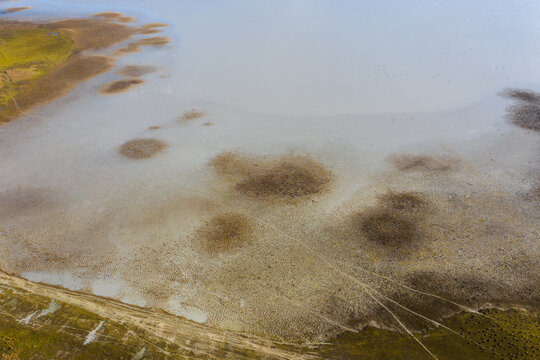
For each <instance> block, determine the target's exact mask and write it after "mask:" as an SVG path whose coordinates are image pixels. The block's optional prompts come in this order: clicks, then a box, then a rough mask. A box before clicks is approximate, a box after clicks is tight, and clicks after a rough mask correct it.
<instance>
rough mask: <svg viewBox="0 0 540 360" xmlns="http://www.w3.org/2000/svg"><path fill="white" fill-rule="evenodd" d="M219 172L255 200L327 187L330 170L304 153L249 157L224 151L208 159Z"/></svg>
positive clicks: (310, 192) (309, 193) (293, 195)
mask: <svg viewBox="0 0 540 360" xmlns="http://www.w3.org/2000/svg"><path fill="white" fill-rule="evenodd" d="M211 164H212V165H213V166H214V168H215V169H216V171H217V173H218V174H221V175H226V176H228V177H231V178H232V179H233V180H234V181H235V189H236V190H237V191H239V192H240V193H243V194H245V195H247V196H249V197H253V198H258V199H283V200H292V199H297V198H302V197H309V196H312V195H318V194H321V193H323V192H325V191H326V190H328V188H329V185H330V183H331V181H332V180H333V177H334V176H333V174H332V172H331V171H330V170H329V169H327V168H326V167H324V166H323V165H322V164H320V163H318V162H317V161H315V160H313V159H312V158H310V157H307V156H282V157H279V158H277V159H260V160H258V159H250V158H246V157H244V156H241V155H239V154H234V153H223V154H220V155H218V156H217V157H216V158H214V159H213V160H212V162H211Z"/></svg>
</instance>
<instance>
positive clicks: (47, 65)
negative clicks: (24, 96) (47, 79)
mask: <svg viewBox="0 0 540 360" xmlns="http://www.w3.org/2000/svg"><path fill="white" fill-rule="evenodd" d="M73 47H74V43H73V40H72V39H71V38H70V37H69V35H68V34H67V33H66V32H63V31H51V30H50V29H41V28H37V29H0V71H1V72H2V78H1V83H0V107H3V106H5V105H6V104H7V103H9V102H10V101H12V99H13V98H14V97H15V95H17V93H18V92H19V88H20V87H21V86H22V85H23V84H24V83H26V82H28V81H31V80H35V79H37V78H39V77H41V76H43V75H45V74H46V73H48V72H49V71H50V70H51V69H52V68H53V67H54V66H55V65H57V64H60V63H62V62H64V61H65V60H66V59H67V58H68V57H69V55H70V54H71V52H72V51H73Z"/></svg>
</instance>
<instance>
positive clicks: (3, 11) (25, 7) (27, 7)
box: [1, 6, 32, 14]
mask: <svg viewBox="0 0 540 360" xmlns="http://www.w3.org/2000/svg"><path fill="white" fill-rule="evenodd" d="M31 8H32V7H31V6H21V7H12V8H8V9H4V10H2V11H1V12H2V13H3V14H10V13H14V12H19V11H23V10H29V9H31Z"/></svg>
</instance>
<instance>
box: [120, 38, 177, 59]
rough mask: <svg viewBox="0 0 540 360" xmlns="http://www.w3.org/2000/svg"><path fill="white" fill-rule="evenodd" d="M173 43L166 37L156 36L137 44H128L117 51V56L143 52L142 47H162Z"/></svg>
mask: <svg viewBox="0 0 540 360" xmlns="http://www.w3.org/2000/svg"><path fill="white" fill-rule="evenodd" d="M170 41H171V39H169V38H168V37H166V36H155V37H150V38H144V39H140V40H137V41H135V42H132V43H130V44H127V45H126V46H124V47H122V48H120V49H118V50H116V52H115V54H116V55H124V54H129V53H134V52H138V51H140V50H141V46H154V47H162V46H164V45H166V44H168V43H169V42H170Z"/></svg>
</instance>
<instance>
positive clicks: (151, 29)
mask: <svg viewBox="0 0 540 360" xmlns="http://www.w3.org/2000/svg"><path fill="white" fill-rule="evenodd" d="M166 26H168V25H167V24H164V23H150V24H145V25H143V26H141V27H140V28H139V29H138V32H139V34H155V33H159V32H162V30H159V29H156V28H162V27H166Z"/></svg>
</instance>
